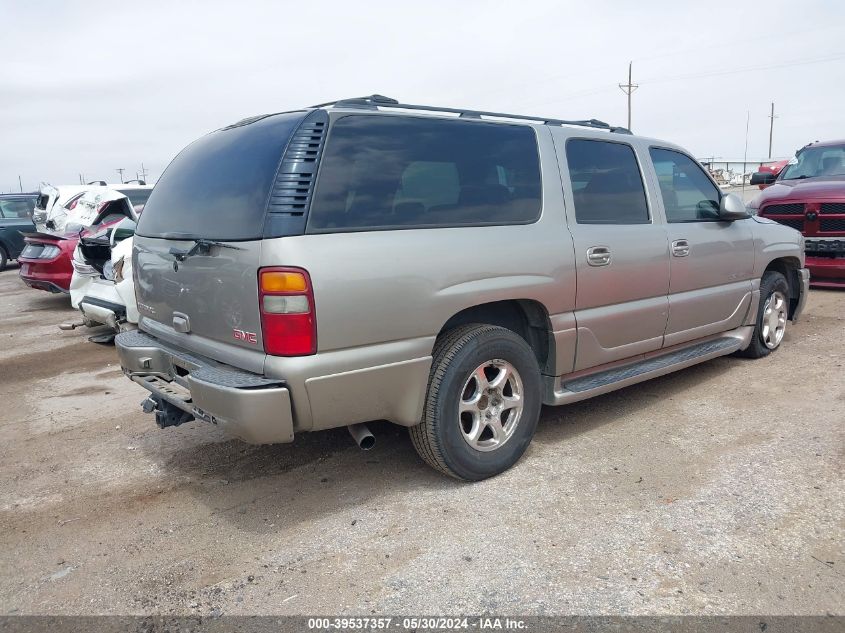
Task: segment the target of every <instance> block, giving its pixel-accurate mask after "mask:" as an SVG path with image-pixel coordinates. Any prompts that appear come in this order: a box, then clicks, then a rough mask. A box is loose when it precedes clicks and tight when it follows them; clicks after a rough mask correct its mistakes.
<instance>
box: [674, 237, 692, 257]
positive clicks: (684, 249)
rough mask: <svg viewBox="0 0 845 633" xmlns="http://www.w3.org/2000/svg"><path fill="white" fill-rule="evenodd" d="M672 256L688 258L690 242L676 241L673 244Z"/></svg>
mask: <svg viewBox="0 0 845 633" xmlns="http://www.w3.org/2000/svg"><path fill="white" fill-rule="evenodd" d="M672 255H674V256H675V257H686V256H687V255H689V242H687V241H686V240H675V241H674V242H672Z"/></svg>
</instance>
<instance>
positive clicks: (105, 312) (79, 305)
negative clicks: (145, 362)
mask: <svg viewBox="0 0 845 633" xmlns="http://www.w3.org/2000/svg"><path fill="white" fill-rule="evenodd" d="M130 210H131V215H130ZM122 211H123V213H124V214H125V215H123V217H120V215H119V213H118V212H115V213H113V214H110V215H109V216H107V217H106V218H104V219H103V221H101V222H99V224H98V229H99V230H92V231H87V232H86V233H85V234H83V235H82V236H81V237H80V239H79V244H77V246H76V249H75V250H74V253H73V260H72V261H73V277H72V278H71V282H70V300H71V304H72V305H73V307H74V308H76V309H78V310H79V311H80V312H81V313H82V319H81V321H79V322H75V323H63V324H62V325H60V326H59V327H60V328H61V329H63V330H67V329H74V328H76V327H79V326H81V325H86V326H88V327H97V326H101V325H106V326H108V327H109V328H110V329H111V330H112V333H111V334H107V335H104V336H102V337H96V341H97V342H105V341H110V340H111V339H112V338H113V337H114V334H115V333H117V332H123V331H126V330H130V329H135V328H136V327H137V324H138V307H137V304H136V302H135V286H134V282H133V280H132V236H133V235H134V233H135V222H136V221H137V214H136V213H135V211H134V208H133V207H132V206H131V205H129V204H126V205H125V209H123V210H122Z"/></svg>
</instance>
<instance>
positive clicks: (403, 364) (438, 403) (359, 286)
mask: <svg viewBox="0 0 845 633" xmlns="http://www.w3.org/2000/svg"><path fill="white" fill-rule="evenodd" d="M133 265H134V275H135V290H136V294H137V299H138V310H139V313H140V321H139V328H140V329H139V331H137V332H126V333H123V334H120V335H118V337H117V341H116V343H117V348H118V351H119V354H120V360H121V365H122V366H123V370H124V372H125V373H126V375H127V376H128V377H129V378H131V379H132V380H133V381H135V382H136V383H138V384H139V385H141V386H142V387H144V388H145V389H146V390H148V391H149V392H150V394H151V395H150V396H149V397H148V398H147V399H146V400H145V401H144V402H143V403H142V406H143V407H144V410H145V411H147V412H155V416H156V422H157V423H158V425H159V426H161V427H167V426H175V425H178V424H182V423H184V422H188V421H190V420H194V419H197V420H203V421H205V422H208V423H212V424H216V425H218V426H220V427H222V428H224V429H226V430H227V431H228V432H230V433H231V434H232V435H234V436H237V437H240V438H242V439H243V440H245V441H247V442H252V443H273V442H291V441H293V439H294V435H295V434H296V433H298V432H303V431H318V430H321V429H328V428H333V427H339V426H348V427H349V430H350V432H351V433H352V435H353V437H355V439H356V440H357V442H358V443H359V445H361V446H362V447H363V448H368V447H370V446H372V444H373V442H374V441H375V440H374V438H373V436H372V435H371V434H370V432H369V431H368V430H367V427H366V425H365V423H366V422H367V421H370V420H388V421H390V422H393V423H395V424H398V425H401V426H406V427H408V428H409V430H410V436H411V440H412V442H413V444H414V446H415V447H416V449H417V451H418V452H419V454H420V455H421V456H422V458H423V459H424V460H425V461H426V462H428V463H429V464H430V465H431V466H433V467H435V468H437V469H439V470H441V471H442V472H444V473H446V474H448V475H452V476H454V477H458V478H461V479H467V480H479V479H483V478H485V477H490V476H492V475H496V474H497V473H501V472H502V471H504V470H505V469H507V468H509V467H510V466H511V465H513V464H514V463H515V462H516V461H517V460H518V459H519V458H520V456H521V455H522V454H523V452H524V451H525V449H526V447H527V446H528V443H529V442H530V441H531V438H532V436H533V435H534V431H535V429H536V426H537V420H538V417H539V414H540V407H541V405H542V404H547V405H563V404H568V403H570V402H576V401H578V400H583V399H585V398H590V397H592V396H595V395H598V394H603V393H607V392H608V391H612V390H614V389H619V388H620V387H625V386H627V385H631V384H634V383H637V382H640V381H643V380H647V379H648V378H652V377H655V376H660V375H663V374H667V373H669V372H672V371H675V370H677V369H682V368H684V367H689V366H690V365H693V364H695V363H700V362H702V361H706V360H708V359H712V358H715V357H717V356H722V355H726V354H732V353H740V354H741V355H744V356H749V357H752V358H759V357H761V356H765V355H767V354H769V353H770V352H772V351H774V350H776V349H777V348H778V346H779V345H780V344H781V341H782V340H783V336H784V330H785V328H786V324H787V321H788V320H792V321H795V319H796V318H797V317H798V315H799V313H800V312H801V310H802V308H803V306H804V302H805V299H806V296H807V292H808V280H809V275H808V273H807V270H806V269H805V268H804V252H803V243H802V237H801V235H800V234H799V233H798V232H797V231H794V230H792V229H790V228H788V227H785V226H783V225H780V224H776V223H774V222H771V221H768V220H765V219H761V218H757V217H752V216H749V215H748V214H747V213H746V210H745V207H744V205H743V204H742V202H741V201H740V200H739V198H737V197H736V196H733V195H725V194H723V193H722V192H721V191H720V190H719V187H718V186H717V185H716V184H715V183H714V182H713V180H712V179H711V178H710V177H709V175H708V174H707V172H706V171H704V170H703V169H702V167H701V166H700V165H699V164H698V162H697V161H696V160H695V159H694V158H692V157H691V156H690V155H689V153H687V152H686V151H684V150H683V149H682V148H680V147H677V146H676V145H672V144H671V143H666V142H664V141H657V140H653V139H647V138H641V137H638V136H634V135H632V134H631V133H630V132H629V131H628V130H625V129H622V128H612V127H610V126H608V125H607V124H604V123H602V122H600V121H595V120H590V121H561V120H555V119H545V118H543V117H525V116H517V115H507V114H499V113H492V112H479V111H471V110H459V109H454V108H436V107H431V106H419V105H409V104H400V103H398V102H397V101H395V100H393V99H389V98H387V97H382V96H379V95H373V96H371V97H364V98H357V99H347V100H342V101H337V102H333V103H328V104H322V105H319V106H314V107H311V108H306V109H303V110H298V111H294V112H283V113H279V114H270V115H264V116H257V117H253V118H249V119H245V120H243V121H240V122H238V123H235V124H233V125H230V126H228V127H225V128H223V129H220V130H217V131H216V132H212V133H211V134H208V135H207V136H205V137H203V138H201V139H199V140H197V141H195V142H194V143H192V144H191V145H189V146H188V147H187V148H185V149H184V150H183V151H182V152H181V153H180V154H179V155H178V156H177V157H176V158H175V159H174V160H173V162H172V163H171V164H170V166H169V167H168V168H167V170H166V171H165V172H164V174H163V175H162V177H161V179H160V180H159V181H158V184H157V185H156V186H155V189H154V190H153V193H152V195H151V197H150V199H149V201H148V203H147V205H146V207H145V209H144V213H143V214H142V215H141V218H140V221H139V224H138V229H137V233H136V234H135V244H134V253H133Z"/></svg>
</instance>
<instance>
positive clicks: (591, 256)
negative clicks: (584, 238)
mask: <svg viewBox="0 0 845 633" xmlns="http://www.w3.org/2000/svg"><path fill="white" fill-rule="evenodd" d="M587 263H588V264H589V265H590V266H607V265H608V264H610V249H609V248H608V247H607V246H591V247H590V248H588V249H587Z"/></svg>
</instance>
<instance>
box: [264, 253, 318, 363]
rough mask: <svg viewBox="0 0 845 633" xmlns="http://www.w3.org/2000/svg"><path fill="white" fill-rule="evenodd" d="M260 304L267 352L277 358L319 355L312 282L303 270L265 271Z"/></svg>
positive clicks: (273, 269) (279, 269)
mask: <svg viewBox="0 0 845 633" xmlns="http://www.w3.org/2000/svg"><path fill="white" fill-rule="evenodd" d="M258 301H259V309H260V311H261V332H262V335H263V337H264V351H265V352H267V353H268V354H271V355H273V356H307V355H309V354H316V353H317V321H316V319H315V316H314V292H313V288H312V287H311V278H310V277H309V276H308V273H307V272H306V271H305V270H303V269H302V268H278V267H272V268H261V269H259V271H258Z"/></svg>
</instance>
